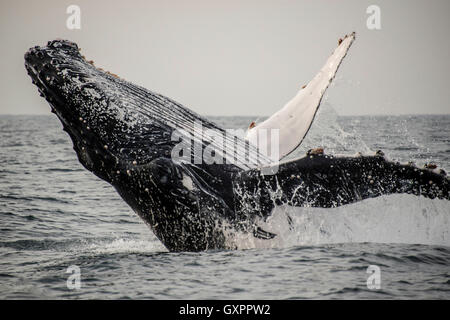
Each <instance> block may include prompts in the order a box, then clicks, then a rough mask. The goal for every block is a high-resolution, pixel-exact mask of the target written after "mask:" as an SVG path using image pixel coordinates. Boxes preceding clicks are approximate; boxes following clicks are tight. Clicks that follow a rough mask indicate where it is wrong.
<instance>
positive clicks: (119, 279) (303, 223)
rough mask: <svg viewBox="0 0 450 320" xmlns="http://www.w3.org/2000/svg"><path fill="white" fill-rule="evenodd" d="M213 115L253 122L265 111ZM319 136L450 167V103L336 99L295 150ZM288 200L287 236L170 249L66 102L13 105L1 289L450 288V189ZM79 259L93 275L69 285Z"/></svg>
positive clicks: (428, 293)
mask: <svg viewBox="0 0 450 320" xmlns="http://www.w3.org/2000/svg"><path fill="white" fill-rule="evenodd" d="M212 119H213V120H215V121H216V122H218V123H219V124H221V125H222V126H223V127H225V128H246V127H247V126H248V124H249V123H250V122H251V121H253V120H255V119H256V118H251V117H212ZM259 120H260V119H259ZM317 146H322V147H324V148H325V152H327V153H333V154H354V153H356V152H358V151H360V152H362V153H372V152H374V151H375V150H377V149H382V150H383V151H384V152H385V153H386V155H387V156H388V157H389V158H391V159H395V160H398V161H401V162H403V161H405V162H406V161H409V160H413V161H415V162H416V163H417V164H418V165H423V164H424V163H425V162H430V161H433V162H436V163H437V164H438V165H439V166H440V167H442V168H444V169H450V116H448V115H447V116H431V115H429V116H377V117H369V116H364V117H341V116H338V115H336V113H335V112H334V111H333V108H332V107H331V106H329V105H327V104H325V105H324V106H323V107H322V108H321V110H320V112H319V114H318V117H317V119H316V121H315V122H314V124H313V126H312V128H311V130H310V132H309V134H308V136H307V138H306V139H305V141H304V143H303V145H302V146H301V147H300V148H299V149H298V150H297V151H296V152H295V154H293V155H291V157H295V156H301V155H302V154H304V153H305V151H306V150H308V149H309V148H312V147H317ZM276 210H278V211H282V212H283V211H285V210H289V212H290V215H291V216H292V217H293V219H294V228H293V230H289V232H288V230H287V231H286V234H283V235H281V236H280V238H281V240H282V241H280V243H279V244H278V246H277V247H274V248H270V249H257V248H254V249H248V250H237V251H226V250H224V251H207V252H200V253H170V252H167V250H166V249H165V248H164V246H163V245H162V244H161V243H160V242H159V241H158V240H157V239H156V237H155V236H154V235H153V234H152V232H151V231H150V229H149V228H148V227H147V226H146V225H145V224H144V223H143V222H142V221H141V220H140V219H139V218H138V217H137V216H136V215H135V214H134V213H133V212H132V210H131V209H130V208H129V207H128V206H127V205H126V203H125V202H124V201H122V200H121V198H120V197H119V196H118V194H116V192H115V191H114V189H113V188H112V187H111V186H110V185H108V184H107V183H105V182H103V181H101V180H100V179H98V178H97V177H95V176H94V175H93V174H91V173H90V172H88V171H87V170H85V169H84V168H83V167H82V166H81V164H79V163H78V160H77V157H76V155H75V152H74V151H73V150H72V144H71V141H70V139H69V137H68V136H67V135H66V134H65V133H64V132H63V131H62V130H61V124H60V123H59V121H58V120H57V119H56V117H55V116H53V115H48V116H0V299H127V298H132V299H303V298H306V299H435V298H437V299H449V298H450V202H449V201H445V200H429V199H424V198H419V197H415V196H411V195H392V196H384V197H380V198H376V199H369V200H365V201H362V202H359V203H355V204H351V205H347V206H343V207H339V208H333V209H320V208H286V207H280V208H277V209H276ZM70 266H77V267H78V268H79V270H80V285H81V287H80V288H79V289H76V288H75V289H73V288H72V289H69V287H70V286H69V287H68V286H67V280H68V279H69V276H70V275H71V273H68V272H67V271H68V268H69V267H70ZM369 266H376V267H375V268H376V270H377V272H376V273H375V274H372V273H370V270H372V269H369V271H368V268H369ZM371 268H374V267H371ZM368 272H369V273H368ZM378 276H379V277H378ZM369 277H372V278H371V279H373V277H377V279H379V282H377V283H379V286H377V287H376V288H369V287H368V285H367V281H368V278H369ZM70 283H71V282H70V281H69V284H70ZM370 283H372V282H370Z"/></svg>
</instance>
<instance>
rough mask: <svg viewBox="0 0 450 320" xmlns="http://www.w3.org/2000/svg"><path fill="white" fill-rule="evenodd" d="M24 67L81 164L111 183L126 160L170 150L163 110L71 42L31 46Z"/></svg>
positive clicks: (137, 162)
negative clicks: (145, 101) (152, 106)
mask: <svg viewBox="0 0 450 320" xmlns="http://www.w3.org/2000/svg"><path fill="white" fill-rule="evenodd" d="M25 68H26V70H27V72H28V74H29V75H30V77H31V79H32V82H33V84H35V85H36V86H37V87H38V90H39V93H40V94H41V96H43V97H44V98H45V99H46V100H47V101H48V103H49V104H50V106H51V110H52V112H53V113H55V114H56V115H57V116H58V118H59V120H60V121H61V123H62V124H63V129H64V130H65V131H66V132H67V133H68V134H69V136H70V137H71V139H72V141H73V146H74V150H75V151H76V153H77V155H78V158H79V160H80V162H81V163H82V165H83V166H84V167H86V168H87V169H88V170H90V171H92V172H93V173H94V174H96V175H97V176H98V177H100V178H102V179H104V180H106V181H107V182H110V183H111V182H112V181H113V180H114V178H115V177H116V176H117V172H118V171H126V170H128V169H129V168H128V167H129V166H130V164H135V165H140V164H145V163H148V162H149V161H151V160H152V159H154V158H155V157H157V156H158V157H159V156H161V155H163V156H170V151H171V149H172V148H173V143H171V141H170V135H171V132H172V130H173V129H171V128H170V127H168V126H167V125H166V124H165V122H164V121H163V118H162V116H161V114H159V113H157V112H150V111H151V110H150V111H149V110H148V108H147V109H146V108H145V106H143V105H142V104H141V103H140V101H139V94H140V93H139V92H138V91H139V88H138V87H137V86H132V85H131V84H130V83H128V82H126V81H124V80H121V79H119V78H118V77H117V76H115V75H113V74H111V73H109V72H105V71H103V70H102V69H98V68H96V67H95V66H94V65H93V62H92V61H87V60H86V59H85V58H84V57H83V56H82V55H81V54H80V50H79V48H78V46H77V45H76V44H75V43H73V42H70V41H65V40H54V41H49V42H48V43H47V45H46V46H43V47H39V46H35V47H33V48H31V49H29V50H28V51H27V52H26V53H25ZM147 94H150V93H148V92H147ZM154 98H155V99H156V98H157V97H156V95H155V97H154ZM155 103H157V101H156V102H155Z"/></svg>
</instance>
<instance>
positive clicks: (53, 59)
mask: <svg viewBox="0 0 450 320" xmlns="http://www.w3.org/2000/svg"><path fill="white" fill-rule="evenodd" d="M354 39H355V35H354V34H351V35H349V36H347V37H345V38H344V40H341V41H339V46H338V48H337V49H336V50H335V52H334V53H333V54H332V56H331V57H330V58H329V60H328V61H327V63H326V64H325V66H324V67H323V68H322V69H321V71H320V72H319V74H318V76H316V77H315V78H314V79H313V80H312V81H311V82H310V83H309V84H308V85H306V86H305V87H304V88H302V89H301V90H300V91H299V93H298V94H297V95H296V97H294V99H293V100H291V101H290V102H289V103H288V104H287V105H286V106H285V107H283V108H282V109H281V110H280V111H278V112H277V113H275V115H274V116H272V117H270V118H269V119H268V120H266V121H265V122H263V123H261V124H252V125H251V128H250V130H249V132H248V135H247V138H248V139H247V140H246V139H244V138H242V137H239V136H232V137H228V136H226V135H225V133H226V131H225V130H224V129H223V128H220V127H219V126H217V125H216V124H214V123H213V122H211V121H209V120H207V119H205V118H203V117H201V116H200V115H198V114H196V113H194V112H192V111H191V110H189V109H187V108H186V107H184V106H182V105H181V104H180V103H178V102H176V101H174V100H172V99H170V98H168V97H165V96H163V95H161V94H158V93H155V92H152V91H150V90H147V89H144V88H142V87H140V86H137V85H134V84H132V83H130V82H127V81H125V80H123V79H120V78H118V77H117V76H116V75H114V74H111V73H109V72H105V71H103V70H101V69H98V68H96V67H95V66H94V65H93V63H92V62H91V61H87V60H86V59H85V58H84V57H83V56H82V55H81V54H80V52H79V49H78V46H77V45H76V44H75V43H72V42H70V41H65V40H54V41H50V42H48V44H47V46H44V47H34V48H31V49H30V50H29V51H28V52H27V53H26V54H25V68H26V70H27V72H28V74H29V75H30V76H31V79H32V82H33V83H34V84H35V85H36V86H37V87H38V90H39V92H40V94H41V95H42V96H43V97H45V99H46V100H47V101H48V102H49V104H50V106H51V108H52V112H54V113H55V114H56V115H57V116H58V118H59V119H60V121H61V123H62V124H63V129H64V130H65V131H66V132H67V133H68V134H69V136H70V137H71V139H72V142H73V146H74V150H75V151H76V153H77V156H78V159H79V161H80V162H81V164H82V165H83V166H84V167H85V168H87V169H88V170H89V171H91V172H93V173H94V174H95V175H97V176H98V177H99V178H101V179H103V180H105V181H107V182H108V183H110V184H111V185H112V186H113V187H114V188H115V189H116V190H117V192H118V193H119V194H120V196H121V197H122V198H123V199H124V200H125V201H126V202H127V203H128V204H129V206H130V207H131V208H132V209H133V210H134V211H135V212H136V213H137V214H138V215H139V216H140V217H141V218H142V219H143V220H144V221H145V222H146V223H147V224H148V225H149V226H150V227H151V229H152V230H153V232H154V233H155V235H156V236H157V237H158V238H159V239H160V240H161V242H162V243H163V244H164V245H165V246H166V247H167V248H168V249H169V250H170V251H200V250H207V249H235V248H236V247H235V245H234V244H233V241H232V238H233V236H234V235H236V234H239V235H240V236H241V235H242V234H245V235H247V236H248V237H253V238H255V239H258V240H261V241H270V240H271V239H274V238H276V237H277V235H276V234H275V233H273V232H271V230H264V229H263V228H261V225H260V224H261V221H265V220H266V219H268V218H269V217H270V215H271V213H272V211H273V209H274V207H275V206H277V205H290V206H298V207H306V206H308V207H325V208H330V207H337V206H341V205H345V204H349V203H353V202H357V201H361V200H363V199H367V198H373V197H379V196H383V195H389V194H393V193H409V194H414V195H417V196H423V197H428V198H439V199H446V200H449V178H448V177H447V176H446V174H445V172H444V171H438V169H437V168H436V167H425V168H417V167H416V166H415V165H412V164H399V163H395V162H392V161H389V160H388V159H386V157H385V156H384V154H383V153H382V152H377V153H376V154H374V155H370V156H367V155H366V156H363V155H358V156H355V157H343V156H333V155H328V154H326V153H325V151H324V150H323V149H321V148H320V149H319V148H318V149H312V150H310V151H309V152H308V154H307V155H306V156H305V157H302V158H298V159H294V160H290V161H284V162H278V160H281V159H282V158H283V157H285V156H286V155H287V154H289V153H290V152H292V151H293V150H294V149H295V148H296V147H297V146H298V145H299V144H300V143H301V141H302V140H303V138H304V136H305V135H306V133H307V132H308V129H309V127H310V125H311V123H312V121H313V119H314V115H315V113H316V111H317V109H318V107H319V105H320V102H321V99H322V96H323V94H324V92H325V90H326V88H327V87H328V85H329V83H330V82H331V81H332V79H333V78H334V76H335V74H336V72H337V70H338V67H339V65H340V63H341V62H342V59H343V58H344V57H345V55H346V53H347V51H348V49H349V48H350V45H351V44H352V42H353V41H354ZM197 123H200V124H201V125H202V128H203V129H205V130H212V131H214V132H216V133H218V134H222V135H224V136H225V139H223V140H222V141H220V142H219V141H218V140H208V141H204V140H201V141H196V143H197V144H199V148H200V151H201V152H202V154H204V152H205V151H206V150H209V149H211V148H212V147H214V148H215V149H214V150H215V151H217V154H219V155H220V156H221V157H223V159H222V160H224V161H222V162H220V163H219V162H213V163H210V162H207V161H199V162H197V161H196V160H198V159H197V158H195V156H194V157H191V156H192V155H191V154H190V153H188V157H187V158H183V159H181V160H180V159H176V158H174V157H173V150H174V149H175V148H176V147H178V146H179V142H180V140H179V139H174V137H175V136H177V137H180V135H181V137H182V138H187V139H191V138H192V137H195V136H196V133H197V131H196V130H197V129H196V128H197V127H196V124H197ZM264 129H279V130H280V138H281V140H280V143H281V145H280V150H281V152H280V154H279V158H277V159H273V158H271V157H268V156H267V155H266V154H265V153H263V152H261V151H260V148H259V145H253V144H252V136H257V135H259V133H258V132H259V131H260V130H264ZM263 147H264V149H266V150H267V149H270V148H267V147H269V145H267V146H263ZM236 149H237V150H245V153H246V157H243V158H241V157H237V158H235V157H234V154H233V156H230V155H229V154H228V150H236ZM193 160H194V161H193ZM230 160H233V161H230Z"/></svg>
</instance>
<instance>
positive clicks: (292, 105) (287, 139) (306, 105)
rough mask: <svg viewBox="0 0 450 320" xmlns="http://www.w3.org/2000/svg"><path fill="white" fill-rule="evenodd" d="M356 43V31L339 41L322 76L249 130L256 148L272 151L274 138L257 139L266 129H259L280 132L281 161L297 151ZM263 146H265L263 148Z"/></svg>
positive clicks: (279, 154)
mask: <svg viewBox="0 0 450 320" xmlns="http://www.w3.org/2000/svg"><path fill="white" fill-rule="evenodd" d="M354 40H355V33H354V32H353V33H352V34H350V35H347V36H345V38H344V39H339V46H338V47H337V48H336V50H334V52H333V54H332V55H331V56H330V57H329V58H328V60H327V62H326V63H325V65H324V66H323V67H322V69H320V71H319V73H318V74H317V75H316V76H315V77H314V78H313V79H312V80H311V81H310V82H309V83H308V84H307V85H306V86H304V87H303V88H302V89H301V90H300V91H299V92H298V93H297V95H296V96H295V97H294V98H293V99H292V100H291V101H289V102H288V103H287V104H286V105H285V106H284V107H283V108H282V109H281V110H279V111H277V112H276V113H275V114H273V115H272V116H271V117H270V118H268V119H267V120H265V121H264V122H262V123H260V124H258V125H256V126H254V124H253V123H252V125H253V126H251V127H250V129H249V130H248V132H247V136H246V138H247V139H248V140H249V142H251V143H253V144H255V145H257V146H258V148H259V149H262V150H268V151H269V152H270V150H272V148H271V139H265V140H267V142H263V141H261V138H259V140H258V136H260V137H261V133H259V134H258V130H260V129H265V130H260V132H261V131H267V130H270V129H279V149H278V157H279V159H282V158H283V157H285V156H287V155H288V154H289V153H291V152H292V151H294V150H295V149H296V148H297V147H298V146H299V145H300V144H301V143H302V141H303V139H304V137H305V136H306V134H307V133H308V130H309V128H310V126H311V124H312V122H313V120H314V116H315V115H316V112H317V110H318V108H319V105H320V101H321V100H322V97H323V95H324V93H325V90H326V89H327V88H328V85H329V84H330V83H331V81H332V80H333V78H334V76H335V75H336V72H337V70H338V68H339V65H340V64H341V62H342V60H343V59H344V57H345V55H346V54H347V51H348V49H349V48H350V46H351V44H352V43H353V41H354ZM268 134H270V133H268ZM256 142H257V143H256ZM261 143H265V144H266V145H264V146H262V145H261ZM279 159H274V160H279Z"/></svg>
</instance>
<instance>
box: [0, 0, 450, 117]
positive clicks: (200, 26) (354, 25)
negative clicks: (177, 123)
mask: <svg viewBox="0 0 450 320" xmlns="http://www.w3.org/2000/svg"><path fill="white" fill-rule="evenodd" d="M70 4H77V5H79V6H80V8H81V30H69V29H67V28H66V20H67V18H68V16H69V15H68V14H66V8H67V7H68V6H69V5H70ZM371 4H376V5H378V6H379V7H380V9H381V30H369V29H368V28H367V26H366V20H367V18H368V17H369V14H367V13H366V8H367V7H368V6H369V5H371ZM449 13H450V1H448V0H442V1H438V0H434V1H412V0H408V1H403V0H402V1H400V0H397V1H375V0H370V1H365V0H354V1H331V0H329V1H242V0H240V1H234V0H232V1H206V0H205V1H196V0H194V1H185V0H183V1H162V0H161V1H159V0H158V1H122V0H121V1H84V0H83V1H80V0H78V1H75V0H70V1H49V0H40V1H25V0H1V2H0V41H1V43H2V54H1V59H0V67H1V71H2V76H1V77H0V93H1V98H0V101H1V102H0V113H9V114H24V113H32V114H49V113H50V111H49V110H50V108H49V107H48V105H47V103H46V102H45V100H44V99H42V98H41V97H39V94H38V93H37V89H36V88H35V87H34V86H33V85H32V84H31V80H30V78H29V77H28V76H27V74H26V72H25V68H24V66H23V54H24V53H25V51H26V50H27V49H28V48H29V47H31V46H34V45H36V44H38V45H43V44H45V43H46V42H47V41H48V40H52V39H55V38H63V39H69V40H72V41H75V42H77V43H78V45H79V47H81V48H82V54H84V55H85V56H86V58H87V59H92V60H94V61H95V64H96V66H97V67H102V68H104V69H106V70H109V71H111V72H114V73H116V74H118V75H120V76H121V77H122V78H125V79H127V80H129V81H131V82H134V83H137V84H139V85H142V86H144V87H146V88H149V89H151V90H154V91H156V92H159V93H162V94H164V95H166V96H168V97H170V98H173V99H175V100H177V101H178V102H180V103H182V104H184V105H185V106H187V107H189V108H191V109H193V110H194V111H196V112H198V113H201V114H204V115H270V114H272V113H274V112H275V111H276V110H278V109H279V108H281V107H282V106H283V105H284V104H285V103H286V102H287V101H288V100H289V99H291V98H292V97H293V96H294V95H295V94H296V92H297V90H298V89H299V88H300V87H301V86H302V85H303V84H306V83H307V82H308V81H309V80H310V79H311V78H312V77H313V76H314V75H315V74H316V73H317V71H318V70H319V69H320V68H321V67H322V65H323V64H324V63H325V60H326V59H327V58H328V56H329V55H330V54H331V52H332V51H333V50H334V48H335V47H336V46H337V40H338V38H339V37H342V36H343V35H345V34H347V33H350V32H352V31H356V33H357V38H356V41H355V43H354V44H353V46H352V48H351V50H350V53H349V54H348V55H347V57H346V59H345V60H344V62H343V64H342V65H341V68H340V70H339V71H338V74H337V78H336V79H335V81H334V84H333V86H332V87H330V88H329V90H328V92H327V96H326V101H327V102H328V103H330V104H331V105H332V106H333V107H334V108H335V109H336V111H337V112H338V113H339V114H416V113H441V114H442V113H445V114H448V113H450V90H449V88H448V87H449V80H448V79H449V74H450V62H449V57H450V36H449V34H448V33H449V31H450V19H449V17H448V15H449Z"/></svg>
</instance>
